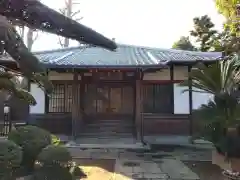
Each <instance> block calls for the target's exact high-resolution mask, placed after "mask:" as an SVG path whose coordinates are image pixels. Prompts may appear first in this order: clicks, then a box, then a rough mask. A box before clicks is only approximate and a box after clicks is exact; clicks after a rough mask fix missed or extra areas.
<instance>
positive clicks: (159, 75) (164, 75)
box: [143, 69, 170, 81]
mask: <svg viewBox="0 0 240 180" xmlns="http://www.w3.org/2000/svg"><path fill="white" fill-rule="evenodd" d="M143 80H152V81H155V80H170V69H162V70H161V71H158V72H154V73H145V74H144V76H143Z"/></svg>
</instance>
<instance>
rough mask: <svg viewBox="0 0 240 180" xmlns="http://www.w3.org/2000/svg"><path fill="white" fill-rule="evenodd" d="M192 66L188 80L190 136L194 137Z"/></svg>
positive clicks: (189, 69)
mask: <svg viewBox="0 0 240 180" xmlns="http://www.w3.org/2000/svg"><path fill="white" fill-rule="evenodd" d="M191 69H192V66H188V80H189V84H188V86H189V134H190V136H192V135H193V117H192V111H193V96H192V78H191V77H190V76H189V75H190V72H191Z"/></svg>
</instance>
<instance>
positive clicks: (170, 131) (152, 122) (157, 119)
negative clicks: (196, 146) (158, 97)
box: [143, 114, 189, 136]
mask: <svg viewBox="0 0 240 180" xmlns="http://www.w3.org/2000/svg"><path fill="white" fill-rule="evenodd" d="M143 118H144V119H143V122H144V124H143V126H144V135H146V136H147V135H189V118H188V115H161V114H144V115H143Z"/></svg>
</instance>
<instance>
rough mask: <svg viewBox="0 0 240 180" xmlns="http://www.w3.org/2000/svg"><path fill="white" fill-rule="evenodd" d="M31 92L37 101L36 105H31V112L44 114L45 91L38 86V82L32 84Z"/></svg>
mask: <svg viewBox="0 0 240 180" xmlns="http://www.w3.org/2000/svg"><path fill="white" fill-rule="evenodd" d="M30 92H31V94H32V96H33V97H34V98H35V100H36V101H37V104H36V105H35V106H30V114H44V113H45V93H44V91H43V90H42V89H41V88H39V87H38V85H37V84H35V83H31V84H30Z"/></svg>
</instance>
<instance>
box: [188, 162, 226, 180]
mask: <svg viewBox="0 0 240 180" xmlns="http://www.w3.org/2000/svg"><path fill="white" fill-rule="evenodd" d="M184 164H186V165H187V166H188V167H189V168H190V169H191V170H192V171H193V172H195V173H196V174H197V175H198V176H199V177H200V180H224V177H223V175H222V170H221V169H220V168H219V167H218V166H216V165H214V164H212V163H211V162H199V161H198V162H197V161H196V162H192V161H191V162H190V161H185V162H184Z"/></svg>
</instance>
